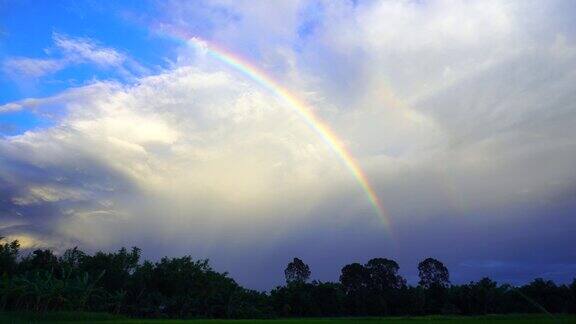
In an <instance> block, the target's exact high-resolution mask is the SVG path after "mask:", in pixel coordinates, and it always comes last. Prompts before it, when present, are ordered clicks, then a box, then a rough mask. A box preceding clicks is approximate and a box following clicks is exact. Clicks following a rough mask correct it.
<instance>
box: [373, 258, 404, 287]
mask: <svg viewBox="0 0 576 324" xmlns="http://www.w3.org/2000/svg"><path fill="white" fill-rule="evenodd" d="M365 268H366V271H367V272H368V276H369V278H370V287H371V288H372V289H375V290H377V291H380V292H382V291H387V290H392V289H400V288H402V287H403V286H405V285H406V280H405V279H404V278H402V276H400V275H399V274H398V270H399V269H400V267H399V266H398V263H396V261H394V260H389V259H384V258H375V259H372V260H370V261H368V263H366V265H365Z"/></svg>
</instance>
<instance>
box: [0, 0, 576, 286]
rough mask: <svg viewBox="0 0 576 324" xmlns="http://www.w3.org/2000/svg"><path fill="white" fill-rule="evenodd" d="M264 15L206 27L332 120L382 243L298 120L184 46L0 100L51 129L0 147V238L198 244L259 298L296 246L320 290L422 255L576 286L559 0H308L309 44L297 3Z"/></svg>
mask: <svg viewBox="0 0 576 324" xmlns="http://www.w3.org/2000/svg"><path fill="white" fill-rule="evenodd" d="M205 6H207V8H209V7H210V6H211V4H210V3H206V4H205ZM268 6H269V5H268V4H266V3H264V2H262V3H256V4H255V3H254V2H253V1H250V2H246V3H245V2H236V1H235V2H231V3H228V2H218V4H217V5H216V7H218V8H226V10H225V11H217V14H215V15H216V17H214V18H213V19H214V21H215V22H218V24H212V25H210V26H211V27H210V28H209V29H210V33H209V36H210V37H211V38H212V39H213V41H214V42H217V43H223V44H227V45H228V46H229V49H230V50H231V51H234V52H239V53H247V52H246V50H247V48H246V47H247V46H250V47H251V48H252V49H254V53H253V55H254V56H253V57H252V58H253V59H254V60H256V61H257V62H258V63H261V66H262V68H263V69H265V70H267V71H270V73H271V75H274V76H275V77H277V78H278V79H279V81H280V82H281V83H282V84H284V85H286V87H287V88H289V89H291V91H293V92H294V93H298V94H299V95H300V97H302V98H303V99H304V100H305V101H307V102H309V103H310V104H311V105H312V106H313V107H314V109H315V112H316V113H317V114H318V115H319V116H321V118H322V119H324V120H325V121H326V122H327V123H328V124H330V125H331V126H332V127H333V128H334V131H335V133H337V134H338V135H339V136H340V137H341V139H342V141H343V142H344V143H345V145H346V146H347V147H348V148H349V149H350V151H351V152H352V153H353V155H354V156H356V157H357V158H358V160H359V162H360V164H361V165H362V167H363V168H364V169H365V171H366V173H367V174H368V176H369V178H370V179H371V181H372V182H373V184H374V187H375V189H376V190H377V192H378V194H379V196H380V197H381V198H382V200H383V202H384V204H385V206H386V208H387V210H388V213H389V215H390V217H391V220H392V224H393V225H392V229H391V231H392V233H389V232H388V230H387V229H386V228H385V227H384V226H383V224H382V222H381V220H379V219H377V218H376V216H375V214H374V211H373V210H372V209H371V207H370V206H369V204H368V203H367V201H366V197H364V196H363V193H362V191H361V190H360V188H359V187H358V184H357V183H356V182H355V180H354V179H353V177H352V176H351V175H350V174H349V172H348V171H347V170H346V169H345V168H344V167H343V165H342V163H341V162H340V161H339V160H338V158H337V157H336V156H335V155H334V153H333V152H331V150H330V148H329V147H326V144H325V143H324V142H323V141H322V140H321V139H319V138H317V136H316V135H315V133H314V132H313V131H312V130H311V129H310V128H309V126H308V125H306V124H305V123H304V122H303V121H302V120H301V119H299V118H298V117H297V116H296V115H295V114H294V113H293V112H292V111H291V110H290V108H289V107H286V105H285V104H284V103H283V102H282V101H280V100H279V99H278V98H276V97H275V96H274V95H273V94H270V93H268V92H266V91H265V90H264V89H262V88H260V86H259V85H257V84H254V83H253V82H251V81H250V80H249V79H247V78H246V77H244V76H242V75H241V74H239V73H237V72H234V71H233V70H231V69H229V68H227V67H226V66H225V65H223V64H221V63H219V62H215V61H214V60H213V59H211V58H210V57H207V56H205V55H204V54H202V53H201V52H195V51H194V50H193V49H191V48H190V47H188V46H185V45H183V46H182V48H180V49H179V51H178V53H179V55H180V57H179V58H178V59H176V60H175V61H176V62H177V63H176V64H175V65H174V66H173V67H172V68H171V69H169V70H167V71H165V72H164V73H162V74H159V75H156V76H149V77H142V78H140V79H139V80H138V81H139V82H138V83H137V84H135V85H132V86H125V85H122V84H117V83H95V84H92V85H90V86H86V87H82V88H76V89H69V90H68V91H65V92H63V93H62V94H59V95H56V96H54V97H51V98H44V99H25V100H22V101H19V102H14V103H8V104H7V105H4V106H2V107H0V112H2V111H13V110H16V109H33V111H35V112H37V113H46V114H49V115H50V116H53V117H52V118H54V119H55V121H56V122H55V124H56V126H54V127H52V128H49V129H43V130H36V131H34V132H28V133H26V134H22V135H19V136H13V137H5V138H2V139H1V140H0V180H1V183H0V191H1V192H2V200H1V201H0V208H1V210H2V213H3V214H4V215H7V216H6V217H4V218H2V219H1V220H0V222H1V223H0V226H1V227H0V228H1V231H2V232H4V233H7V234H9V235H11V236H13V237H25V238H27V239H28V240H29V242H30V245H33V244H47V245H52V246H60V245H61V246H65V245H70V244H80V245H82V246H85V247H87V248H89V249H97V248H111V247H116V246H119V245H132V244H136V245H139V246H141V247H143V248H144V249H145V253H148V254H147V256H150V257H158V256H159V255H163V254H167V253H170V254H173V255H178V254H184V253H186V254H187V253H192V254H193V255H194V256H196V257H210V258H211V259H213V261H214V263H215V264H216V266H217V268H218V269H222V270H229V271H230V272H231V273H232V275H234V276H237V277H238V278H239V279H240V281H241V282H243V283H247V284H249V285H251V286H254V287H258V288H269V287H270V286H271V285H273V284H275V283H280V282H281V276H282V274H281V271H282V267H283V264H284V263H285V262H286V261H287V260H288V259H289V258H290V257H291V256H293V255H300V256H302V257H303V258H304V259H305V260H306V261H308V262H310V263H311V265H312V270H313V272H314V276H315V277H316V278H320V279H336V278H337V273H336V271H335V269H338V268H339V267H340V266H342V265H343V264H345V263H348V262H353V261H366V260H367V259H369V258H371V257H375V256H390V257H394V258H397V259H398V260H399V261H400V264H401V266H402V268H403V271H404V273H405V275H406V276H407V277H408V278H409V279H411V280H413V279H414V277H415V275H416V273H415V267H416V264H417V261H418V260H419V259H421V258H424V257H427V256H437V257H439V258H441V259H443V260H445V261H446V262H447V263H448V265H449V266H450V268H451V269H452V270H453V272H454V279H455V280H456V281H467V280H472V279H478V277H479V276H480V275H491V276H495V277H496V279H497V280H506V281H516V282H521V281H522V280H528V279H530V278H532V277H535V276H547V277H551V278H554V279H556V280H564V281H565V280H568V278H569V277H570V275H573V269H574V263H573V261H572V260H573V259H574V256H575V255H574V252H573V251H572V250H573V249H571V248H570V247H571V245H573V243H574V239H573V233H571V232H572V231H571V229H573V228H574V226H575V225H576V224H575V223H574V222H575V218H574V217H573V216H574V212H575V211H576V208H575V207H576V206H574V198H575V196H574V193H575V192H576V191H575V190H574V188H576V185H575V183H576V174H575V173H574V167H573V166H574V165H575V164H576V140H575V139H576V134H575V133H574V132H575V131H574V128H573V127H571V126H572V125H573V124H574V123H575V122H576V120H575V119H576V106H575V104H574V102H576V100H575V99H576V98H575V97H574V96H575V95H574V93H576V92H575V91H574V90H575V89H574V84H576V74H575V73H574V71H576V41H575V36H576V35H575V34H574V32H573V28H570V26H572V27H573V23H571V22H570V19H568V18H567V17H566V16H568V15H570V11H569V10H566V6H570V5H569V2H562V1H559V2H546V3H543V2H524V1H522V2H506V3H504V2H497V1H482V2H474V1H471V2H388V1H386V2H366V3H362V2H361V3H359V4H357V5H354V4H352V3H348V2H334V1H330V2H318V4H317V6H318V7H317V9H315V10H319V12H320V14H318V16H316V17H314V28H310V29H308V30H307V32H306V33H305V35H303V33H302V26H303V24H304V23H305V22H306V21H309V18H310V17H309V16H307V15H306V14H305V13H306V10H309V9H306V8H307V7H306V6H305V5H303V4H300V3H299V2H291V3H286V4H285V8H284V10H282V11H281V12H282V15H280V16H276V15H267V14H264V13H266V12H269V8H268ZM160 9H162V10H165V14H164V15H163V16H162V17H163V19H164V20H165V21H162V23H163V24H174V25H177V26H178V28H192V27H193V26H192V27H191V26H188V25H186V24H184V25H182V24H183V23H182V21H181V19H179V17H182V16H185V15H186V13H187V12H188V11H190V10H196V9H195V8H191V7H189V6H187V5H185V4H182V3H179V2H171V3H168V4H165V5H163V6H161V8H160ZM202 12H205V11H202ZM206 12H210V10H207V11H206ZM274 12H280V11H274ZM571 12H573V11H571ZM173 13H176V14H173ZM196 14H198V13H196ZM222 20H225V21H226V23H225V24H224V23H222ZM209 23H210V22H209V21H208V22H207V24H209ZM571 24H572V25H571ZM217 26H223V27H222V28H220V29H218V28H217ZM263 26H266V30H267V34H266V37H262V32H261V30H262V28H263ZM192 29H193V28H192ZM192 31H194V30H192ZM202 36H205V35H202ZM271 40H274V41H271ZM71 48H76V47H74V46H72V47H71ZM76 52H78V53H81V52H82V51H80V50H78V51H76ZM96 56H97V57H98V58H102V57H106V58H109V56H108V55H105V53H104V54H102V55H96ZM271 268H272V269H273V270H270V269H271ZM571 273H572V274H571ZM256 278H258V280H257V279H256ZM262 278H264V279H262Z"/></svg>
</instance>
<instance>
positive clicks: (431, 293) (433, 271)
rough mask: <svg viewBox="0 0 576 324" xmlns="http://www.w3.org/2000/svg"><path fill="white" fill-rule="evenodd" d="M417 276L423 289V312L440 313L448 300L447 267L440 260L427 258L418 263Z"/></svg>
mask: <svg viewBox="0 0 576 324" xmlns="http://www.w3.org/2000/svg"><path fill="white" fill-rule="evenodd" d="M418 276H419V277H420V282H419V285H420V286H421V287H423V288H424V289H425V293H424V295H425V312H427V313H431V314H438V313H441V312H442V311H443V310H444V307H445V306H447V301H448V287H449V286H450V276H449V274H448V268H446V266H444V264H443V263H442V262H440V261H438V260H436V259H433V258H428V259H426V260H424V261H422V262H420V263H419V264H418Z"/></svg>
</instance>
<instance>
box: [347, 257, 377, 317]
mask: <svg viewBox="0 0 576 324" xmlns="http://www.w3.org/2000/svg"><path fill="white" fill-rule="evenodd" d="M341 272H342V273H341V274H340V283H341V284H342V288H343V289H344V292H345V293H346V304H347V308H348V311H349V312H350V314H352V315H364V314H365V313H366V304H367V299H368V283H369V280H370V275H369V273H368V271H367V270H366V268H365V267H364V266H363V265H361V264H359V263H352V264H348V265H345V266H344V267H343V268H342V270H341Z"/></svg>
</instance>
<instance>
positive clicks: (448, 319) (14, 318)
mask: <svg viewBox="0 0 576 324" xmlns="http://www.w3.org/2000/svg"><path fill="white" fill-rule="evenodd" d="M62 322H68V323H73V322H81V323H119V324H120V323H122V324H123V323H125V324H135V323H151V324H153V323H159V324H160V323H194V324H204V323H206V324H221V323H222V324H248V323H258V324H268V323H270V324H325V323H338V324H349V323H362V324H379V323H399V324H401V323H407V324H408V323H409V324H420V323H422V324H437V323H438V324H440V323H454V324H456V323H471V324H472V323H474V324H481V323H501V324H508V323H510V324H521V323H531V324H536V323H550V324H553V323H554V324H556V323H576V316H575V315H555V316H546V315H487V316H475V317H462V316H424V317H386V318H313V319H312V318H305V319H270V320H204V319H197V320H164V319H150V320H141V319H129V318H123V317H119V316H113V315H108V314H91V313H52V314H46V315H43V316H39V315H34V314H26V313H5V314H0V323H62Z"/></svg>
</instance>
